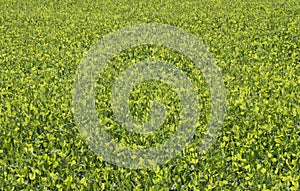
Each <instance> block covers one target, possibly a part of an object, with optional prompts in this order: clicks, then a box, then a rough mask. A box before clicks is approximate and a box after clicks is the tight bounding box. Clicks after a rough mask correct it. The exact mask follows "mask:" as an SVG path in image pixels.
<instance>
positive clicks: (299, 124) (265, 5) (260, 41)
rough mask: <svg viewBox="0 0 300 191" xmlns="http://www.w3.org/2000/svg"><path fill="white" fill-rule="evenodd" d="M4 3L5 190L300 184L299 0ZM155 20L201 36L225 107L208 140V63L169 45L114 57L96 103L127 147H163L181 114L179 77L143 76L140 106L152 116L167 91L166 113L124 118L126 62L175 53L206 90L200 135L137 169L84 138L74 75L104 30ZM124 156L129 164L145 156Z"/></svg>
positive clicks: (0, 179)
mask: <svg viewBox="0 0 300 191" xmlns="http://www.w3.org/2000/svg"><path fill="white" fill-rule="evenodd" d="M0 8H1V13H0V145H1V147H0V190H294V191H296V190H299V189H300V185H299V184H300V96H299V94H300V1H299V0H262V1H255V0H247V1H244V0H238V1H230V0H223V1H217V0H189V1H184V0H166V1H162V0H153V1H147V0H141V1H134V0H123V1H122V0H117V1H111V2H110V1H104V0H99V1H93V0H78V1H71V0H65V1H59V0H51V1H50V0H45V1H40V0H27V1H16V0H2V1H0ZM147 23H156V24H165V25H168V26H174V27H176V28H178V29H181V30H182V31H185V32H187V33H189V34H192V35H194V36H195V37H197V39H198V40H199V41H201V42H202V43H203V45H204V47H205V48H206V49H207V51H209V52H210V54H211V56H212V57H213V60H214V63H215V65H216V66H217V67H218V68H219V69H220V72H221V74H222V81H223V83H224V88H225V91H226V100H225V103H224V106H225V105H226V109H225V107H224V113H223V114H224V116H223V117H224V118H223V121H222V124H221V127H220V129H219V130H218V132H216V133H217V136H216V137H215V139H214V140H213V143H212V144H211V145H210V147H207V148H206V149H205V150H204V149H202V147H200V149H199V145H201V142H203V138H204V137H205V136H204V134H205V132H206V129H207V127H208V124H209V121H210V120H211V119H212V118H213V115H215V113H214V112H212V111H213V110H214V108H213V106H212V104H211V102H212V100H213V99H212V96H213V94H212V90H211V89H210V86H209V83H207V81H206V78H205V76H204V75H203V73H202V72H203V71H202V70H200V69H199V68H197V66H196V65H195V63H193V62H192V61H191V60H190V59H189V58H188V57H186V56H185V55H182V54H180V52H178V51H175V50H174V49H172V48H169V47H165V46H162V45H159V44H157V45H155V44H144V45H139V46H135V47H132V48H128V49H126V50H124V51H121V52H120V53H119V54H117V55H113V59H111V60H110V61H109V62H108V63H107V65H106V66H105V67H104V68H103V70H102V73H101V74H100V73H99V75H98V78H97V83H96V85H95V96H94V98H95V107H96V110H97V115H98V122H99V124H101V125H102V127H104V128H103V129H102V130H103V131H105V132H106V133H107V134H109V135H110V136H111V137H112V140H114V141H115V142H116V143H118V144H120V145H123V146H124V147H128V148H131V149H133V150H134V149H141V150H142V149H147V148H151V147H159V145H161V144H163V143H164V142H165V141H166V140H169V139H171V137H173V136H174V135H176V131H177V130H178V129H180V128H179V124H180V123H179V120H178V119H181V118H180V115H181V114H182V113H183V112H181V102H180V100H181V97H180V96H178V95H177V93H176V91H175V90H173V89H172V87H171V86H170V85H168V84H167V83H164V82H162V81H159V80H148V81H144V82H141V83H139V84H138V85H137V86H136V87H135V88H134V90H133V91H132V92H131V93H130V96H129V102H128V104H129V105H128V106H127V107H128V108H129V109H128V110H130V111H129V112H130V115H131V116H132V118H134V119H135V120H136V121H139V122H140V123H147V121H149V120H150V122H151V120H152V118H151V112H149V111H152V109H153V108H151V107H152V106H153V105H151V103H153V102H154V101H155V100H159V101H160V102H161V103H162V104H163V105H164V108H165V109H166V117H165V120H164V121H162V124H161V126H160V127H159V128H158V129H156V131H154V132H151V133H150V134H142V133H137V132H132V131H129V130H128V129H127V128H125V127H124V126H123V125H122V123H120V122H118V120H117V119H116V116H115V115H114V111H115V110H114V109H113V107H114V105H113V104H111V103H110V100H111V99H113V97H114V95H117V94H113V92H112V91H111V89H113V87H114V84H115V83H116V81H117V80H118V77H119V76H122V73H124V71H125V72H126V71H128V70H126V68H130V67H131V68H134V67H135V66H136V65H135V64H136V63H137V62H141V61H143V60H145V59H149V58H151V59H159V60H166V61H168V63H171V64H173V65H174V66H176V68H178V69H180V71H182V74H183V75H185V76H187V77H188V78H189V79H190V82H191V84H192V85H193V87H195V88H194V91H195V93H196V94H197V96H198V97H197V98H198V99H197V101H198V102H197V103H198V104H195V105H194V106H195V108H196V109H199V111H200V112H199V115H198V116H197V117H198V118H196V119H197V128H196V131H195V134H194V135H193V136H192V138H191V140H190V142H188V143H187V144H186V145H184V148H183V149H182V150H181V151H180V152H179V153H178V154H177V155H176V156H174V157H172V158H171V159H170V160H168V161H166V162H164V163H162V164H160V165H158V166H151V165H150V167H149V168H130V167H128V166H126V165H123V166H122V165H118V162H115V163H114V162H112V161H110V160H107V156H104V155H103V156H102V155H101V154H99V153H97V152H94V151H95V149H93V148H92V147H91V146H90V145H89V144H88V141H86V139H84V138H83V137H84V136H85V134H84V133H83V131H82V129H84V128H85V127H86V126H84V124H85V122H83V121H81V122H80V123H77V122H76V116H77V118H78V117H80V115H78V109H80V107H78V105H77V107H74V103H75V102H74V94H75V93H76V92H77V93H78V92H80V90H77V91H74V84H75V85H76V76H77V75H78V72H80V70H79V68H80V64H81V63H82V62H83V59H84V58H85V56H86V55H88V54H89V50H91V48H92V47H93V45H96V44H97V43H98V42H99V40H100V39H102V38H104V37H105V36H106V35H109V34H111V33H113V32H114V31H116V30H119V29H122V28H123V27H126V26H133V25H136V24H147ZM158 36H160V34H158ZM126 38H127V36H126V35H124V41H125V39H126ZM157 38H159V37H157ZM171 39H172V38H171V37H170V41H171ZM120 43H121V42H120ZM92 61H93V60H92ZM132 70H133V69H132ZM82 73H84V72H82ZM86 74H87V76H88V75H89V73H88V72H86ZM128 75H129V74H128ZM178 75H179V73H178ZM171 77H172V76H171ZM129 78H132V80H133V79H135V78H134V77H129ZM119 81H120V80H119ZM125 81H126V80H125ZM125 84H126V83H125ZM119 87H120V89H121V85H120V86H119ZM79 89H80V88H79ZM86 89H88V88H86ZM83 91H84V90H83ZM116 91H117V92H118V88H117V89H116ZM74 92H75V93H74ZM122 95H123V94H122ZM75 97H76V95H75ZM120 99H121V98H120ZM188 101H189V99H188ZM82 106H83V107H84V104H83V105H82ZM116 108H117V107H116ZM122 111H123V110H120V108H119V112H120V113H121V114H122ZM76 112H77V115H76ZM79 114H80V113H79ZM121 114H120V115H121ZM219 114H220V113H219ZM152 122H157V121H156V120H153V121H152ZM149 124H150V123H149ZM81 125H82V126H81ZM95 131H96V130H95ZM94 135H95V136H96V135H97V133H95V134H94ZM183 137H184V136H183ZM98 141H100V142H97V144H99V145H101V146H104V147H105V146H107V145H108V144H107V143H106V142H103V140H102V142H101V140H98ZM183 143H184V142H183ZM95 144H96V143H95ZM101 148H102V147H101ZM102 151H103V149H102ZM114 152H117V151H114ZM166 152H167V151H166ZM117 156H118V157H119V158H118V157H117V158H118V161H119V163H120V164H121V163H122V162H127V163H128V161H131V160H132V161H131V164H132V165H138V164H140V163H139V162H143V161H137V160H135V158H136V157H137V158H138V157H139V156H134V155H130V156H119V155H117ZM124 157H125V158H124ZM130 158H131V159H130ZM114 160H115V161H116V159H114ZM125 160H126V161H125ZM122 164H123V163H122Z"/></svg>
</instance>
